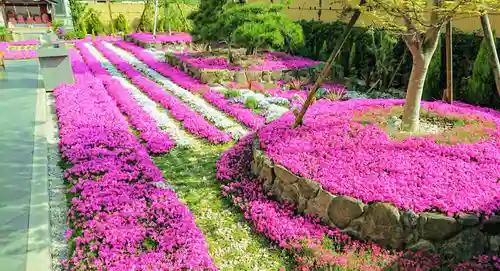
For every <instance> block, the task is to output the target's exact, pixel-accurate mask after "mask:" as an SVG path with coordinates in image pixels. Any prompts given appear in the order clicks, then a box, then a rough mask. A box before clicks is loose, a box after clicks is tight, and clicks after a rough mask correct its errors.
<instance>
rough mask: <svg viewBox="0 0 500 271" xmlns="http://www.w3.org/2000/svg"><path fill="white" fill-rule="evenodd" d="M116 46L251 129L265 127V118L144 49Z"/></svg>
mask: <svg viewBox="0 0 500 271" xmlns="http://www.w3.org/2000/svg"><path fill="white" fill-rule="evenodd" d="M114 44H115V45H116V46H118V47H120V48H122V49H124V50H126V51H128V52H130V53H132V54H133V55H134V56H135V57H137V58H138V59H139V60H141V61H142V62H144V63H145V64H146V65H148V66H149V67H150V68H151V69H154V70H155V71H157V72H158V73H160V74H161V75H163V76H165V77H167V78H169V79H170V80H172V82H174V83H175V84H177V85H179V86H181V87H182V88H185V89H187V90H190V91H191V92H200V91H203V90H207V91H204V92H203V94H202V95H203V98H205V100H207V101H208V102H210V103H211V104H213V105H214V106H216V107H217V108H218V109H220V110H221V111H223V112H225V113H227V114H229V115H230V116H232V117H234V118H235V119H237V120H239V121H240V122H241V123H243V124H244V125H246V126H247V127H250V128H251V129H257V128H258V127H260V126H262V125H264V123H265V118H264V117H262V116H260V115H258V114H256V113H254V112H253V111H252V110H251V109H248V108H245V107H244V106H243V105H241V104H233V103H230V102H228V101H227V100H226V99H225V98H224V95H222V94H220V93H218V92H216V91H213V90H210V87H209V86H208V85H205V84H202V83H201V82H200V81H198V80H196V79H194V78H192V77H191V76H189V75H188V74H186V73H185V72H183V71H181V70H179V69H178V68H176V67H172V66H170V65H168V64H167V63H165V62H162V61H160V60H158V59H156V58H155V57H154V56H153V55H152V54H151V53H149V52H148V51H147V50H144V49H143V48H141V47H139V46H136V45H134V44H132V43H129V42H116V43H114Z"/></svg>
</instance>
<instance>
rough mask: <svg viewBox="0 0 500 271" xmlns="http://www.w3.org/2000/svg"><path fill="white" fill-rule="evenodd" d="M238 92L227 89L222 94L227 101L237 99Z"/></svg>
mask: <svg viewBox="0 0 500 271" xmlns="http://www.w3.org/2000/svg"><path fill="white" fill-rule="evenodd" d="M239 96H240V91H239V90H237V89H233V88H229V89H227V90H226V91H225V92H224V98H226V99H229V98H233V97H239Z"/></svg>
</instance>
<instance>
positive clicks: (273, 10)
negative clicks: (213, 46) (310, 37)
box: [210, 4, 304, 54]
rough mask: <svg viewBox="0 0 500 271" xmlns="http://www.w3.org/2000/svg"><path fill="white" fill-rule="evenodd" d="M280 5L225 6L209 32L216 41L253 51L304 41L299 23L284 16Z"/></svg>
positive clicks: (277, 47)
mask: <svg viewBox="0 0 500 271" xmlns="http://www.w3.org/2000/svg"><path fill="white" fill-rule="evenodd" d="M282 9H283V6H282V5H270V4H245V5H241V4H235V5H228V6H226V7H225V8H224V9H223V11H222V12H221V13H220V16H219V17H218V18H217V21H216V22H215V23H214V24H213V26H212V27H213V29H212V30H211V31H210V32H211V33H212V34H213V35H214V36H215V37H217V39H218V40H223V41H225V42H227V43H228V44H233V43H235V44H238V45H239V46H242V47H245V48H246V49H247V53H249V54H252V53H254V52H255V51H256V50H257V49H259V48H271V49H283V48H285V47H287V46H290V47H294V46H296V45H299V44H301V43H303V41H304V35H303V32H302V28H301V26H300V25H299V24H297V23H295V22H293V21H292V20H290V19H289V18H287V17H286V16H285V15H283V13H282V12H281V10H282Z"/></svg>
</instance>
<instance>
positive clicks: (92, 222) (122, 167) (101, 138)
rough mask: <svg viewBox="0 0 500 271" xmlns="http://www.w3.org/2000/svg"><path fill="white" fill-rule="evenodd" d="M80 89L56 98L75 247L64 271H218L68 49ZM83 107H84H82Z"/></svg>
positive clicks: (186, 215)
mask: <svg viewBox="0 0 500 271" xmlns="http://www.w3.org/2000/svg"><path fill="white" fill-rule="evenodd" d="M70 58H71V61H72V65H73V69H74V73H75V77H76V81H77V83H76V84H74V85H66V84H62V85H60V86H58V87H57V88H56V89H55V91H54V95H55V98H56V112H57V117H58V120H59V123H58V124H59V134H60V137H61V140H60V142H59V145H60V148H61V153H62V158H63V159H64V160H65V161H66V162H68V163H70V164H71V167H70V168H69V169H67V170H66V171H65V172H64V174H65V179H66V181H68V182H69V183H70V185H71V188H70V190H69V191H68V192H70V193H71V194H70V195H72V196H73V198H72V200H71V206H70V209H69V212H68V220H69V223H70V226H71V228H72V230H70V231H68V232H67V233H66V234H65V236H66V237H68V238H71V239H72V241H73V244H74V247H72V248H71V251H70V257H69V259H68V261H67V262H66V265H67V268H68V270H110V271H111V270H115V271H122V270H123V271H125V270H131V269H134V270H216V268H215V266H214V265H213V260H212V259H211V258H210V256H209V254H208V248H207V244H206V240H205V238H204V236H203V234H202V233H201V231H200V230H199V229H198V228H197V227H196V225H195V223H194V218H193V216H192V214H191V213H190V212H189V210H188V209H187V207H186V206H184V205H183V204H181V203H180V202H179V201H178V199H177V197H176V194H175V192H174V191H172V190H167V189H158V188H155V187H154V186H153V185H152V184H151V183H150V182H163V181H164V180H163V178H162V175H161V172H160V170H159V169H158V168H157V167H156V166H155V165H154V164H153V162H152V161H151V159H150V158H149V156H148V154H147V152H146V149H145V148H144V147H143V146H142V145H141V144H140V143H139V142H137V140H136V138H135V136H133V135H132V134H131V133H130V132H129V131H128V123H127V121H126V120H125V117H123V115H121V113H120V111H119V110H118V108H117V106H116V104H115V103H114V101H113V100H112V99H111V98H110V97H109V96H108V94H107V92H106V90H105V89H104V87H103V84H102V82H101V81H100V80H97V79H96V78H95V77H93V76H92V75H91V73H90V70H89V69H88V68H87V67H86V65H85V64H84V63H83V62H82V60H81V58H80V57H79V56H78V54H77V53H76V52H75V51H74V50H70ZM82 101H83V102H82Z"/></svg>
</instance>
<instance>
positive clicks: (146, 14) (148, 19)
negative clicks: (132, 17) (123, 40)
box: [136, 0, 155, 32]
mask: <svg viewBox="0 0 500 271" xmlns="http://www.w3.org/2000/svg"><path fill="white" fill-rule="evenodd" d="M154 8H155V3H154V1H153V0H146V3H145V4H144V10H143V11H142V15H141V19H140V21H139V24H138V25H137V29H136V31H140V32H153V20H154V18H153V17H154Z"/></svg>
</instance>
